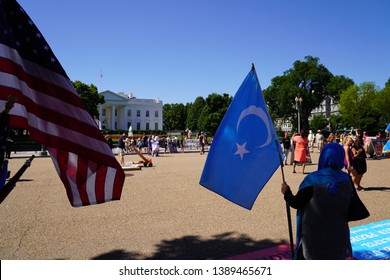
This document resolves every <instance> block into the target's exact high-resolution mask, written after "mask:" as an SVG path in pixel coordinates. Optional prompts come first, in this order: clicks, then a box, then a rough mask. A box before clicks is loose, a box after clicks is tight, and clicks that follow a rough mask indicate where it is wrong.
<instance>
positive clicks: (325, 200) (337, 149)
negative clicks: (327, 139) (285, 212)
mask: <svg viewBox="0 0 390 280" xmlns="http://www.w3.org/2000/svg"><path fill="white" fill-rule="evenodd" d="M344 156H345V152H344V149H343V148H342V147H341V145H340V144H337V143H333V142H332V143H329V144H327V145H325V147H324V148H323V150H322V151H321V154H320V158H319V162H318V170H317V171H315V172H312V173H310V174H309V175H307V176H306V177H305V179H304V180H303V182H302V183H301V185H300V186H299V190H298V192H297V194H296V195H295V196H294V195H293V194H292V192H291V190H290V187H289V186H288V184H287V183H286V182H284V183H282V187H281V191H282V193H283V195H284V199H285V201H286V202H287V203H288V204H289V205H290V206H291V207H293V208H295V209H297V221H296V224H297V233H296V237H297V240H296V250H295V256H294V258H295V259H311V260H341V259H347V258H349V257H351V256H352V246H351V242H350V232H349V226H348V209H349V205H350V201H351V193H352V191H353V183H352V180H351V178H350V176H349V175H348V174H347V173H346V172H343V171H342V168H343V167H344Z"/></svg>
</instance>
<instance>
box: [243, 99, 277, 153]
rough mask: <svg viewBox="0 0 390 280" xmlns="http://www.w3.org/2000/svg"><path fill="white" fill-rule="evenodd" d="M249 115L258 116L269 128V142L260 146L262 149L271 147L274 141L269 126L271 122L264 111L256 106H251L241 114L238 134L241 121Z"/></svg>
mask: <svg viewBox="0 0 390 280" xmlns="http://www.w3.org/2000/svg"><path fill="white" fill-rule="evenodd" d="M249 115H255V116H258V117H259V118H260V119H262V120H263V122H264V124H265V126H266V127H267V133H268V138H267V141H265V143H264V144H263V145H261V146H260V148H261V147H264V146H267V145H269V143H271V141H272V135H271V128H270V126H269V120H268V117H267V114H266V113H265V112H264V110H263V109H262V108H261V107H256V106H254V105H251V106H249V107H248V108H246V109H245V110H243V111H242V112H241V114H240V117H239V118H238V121H237V128H236V129H237V132H238V128H239V126H240V123H241V121H242V120H243V119H244V118H245V117H247V116H249Z"/></svg>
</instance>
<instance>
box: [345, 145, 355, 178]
mask: <svg viewBox="0 0 390 280" xmlns="http://www.w3.org/2000/svg"><path fill="white" fill-rule="evenodd" d="M352 145H353V140H352V137H346V138H345V139H344V154H345V159H344V167H345V169H346V171H347V173H348V174H349V175H352V176H354V175H355V170H354V169H353V153H352Z"/></svg>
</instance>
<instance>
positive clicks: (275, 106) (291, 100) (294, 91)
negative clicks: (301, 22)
mask: <svg viewBox="0 0 390 280" xmlns="http://www.w3.org/2000/svg"><path fill="white" fill-rule="evenodd" d="M351 84H353V81H352V80H351V79H349V78H346V77H344V76H334V75H333V74H332V73H331V72H330V71H329V70H328V69H327V68H326V67H325V66H324V65H323V64H320V63H319V58H317V57H312V56H306V57H305V61H299V60H297V61H295V62H294V64H293V68H291V69H289V70H287V71H285V72H284V74H283V76H277V77H275V78H273V79H272V81H271V85H270V86H269V87H268V88H267V89H265V90H264V97H265V100H266V103H267V106H268V108H269V111H270V114H271V116H272V118H273V119H276V118H281V119H290V120H291V122H292V123H293V124H295V123H297V115H298V112H297V110H298V108H297V106H296V105H297V104H296V102H295V98H296V97H300V98H302V100H303V101H302V104H301V106H300V113H301V127H302V128H303V129H308V128H309V117H310V115H311V112H312V110H313V109H315V108H317V107H318V106H319V105H320V104H321V102H322V101H323V100H324V99H325V98H326V97H327V96H330V97H333V98H335V99H336V100H338V98H339V95H340V93H341V91H342V90H343V89H345V88H347V87H348V86H349V85H351Z"/></svg>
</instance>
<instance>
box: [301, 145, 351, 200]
mask: <svg viewBox="0 0 390 280" xmlns="http://www.w3.org/2000/svg"><path fill="white" fill-rule="evenodd" d="M344 158H345V151H344V149H343V147H341V145H340V144H337V143H334V142H331V143H328V144H326V145H325V147H324V148H323V150H322V152H321V154H320V159H319V160H318V170H317V171H315V172H313V173H311V174H309V175H308V176H306V178H305V179H304V180H303V182H302V183H301V185H300V186H299V190H302V189H304V188H306V187H308V186H314V185H324V184H326V185H327V186H328V190H329V192H330V193H331V194H335V193H336V192H337V190H338V187H339V185H340V183H342V182H347V181H349V180H350V178H349V175H348V174H347V173H345V172H343V171H342V170H341V169H342V168H343V167H344Z"/></svg>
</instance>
